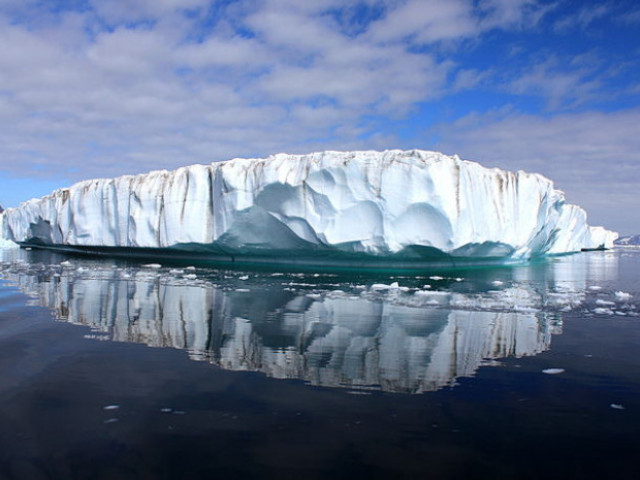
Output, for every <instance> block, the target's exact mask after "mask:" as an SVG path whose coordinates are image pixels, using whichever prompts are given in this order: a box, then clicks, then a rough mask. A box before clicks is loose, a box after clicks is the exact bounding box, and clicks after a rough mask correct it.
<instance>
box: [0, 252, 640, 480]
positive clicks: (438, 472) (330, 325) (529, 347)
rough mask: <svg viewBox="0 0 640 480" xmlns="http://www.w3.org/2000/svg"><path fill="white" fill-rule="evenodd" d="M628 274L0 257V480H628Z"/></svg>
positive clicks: (558, 266) (631, 352)
mask: <svg viewBox="0 0 640 480" xmlns="http://www.w3.org/2000/svg"><path fill="white" fill-rule="evenodd" d="M639 272H640V250H633V249H624V250H622V249H621V250H615V251H609V252H589V253H583V254H578V255H571V256H565V257H559V258H554V259H550V260H548V261H544V262H538V263H535V264H531V265H526V266H517V267H509V268H477V269H472V270H457V271H434V272H425V274H424V275H421V276H396V277H385V276H365V275H355V274H354V275H350V276H345V275H329V274H322V275H314V274H292V273H279V272H238V271H221V270H214V269H204V268H186V267H185V266H179V267H178V266H169V265H163V266H158V265H141V264H136V263H134V262H131V261H129V262H119V261H111V260H100V261H97V260H88V259H83V258H76V257H64V256H60V255H56V254H52V253H49V252H44V251H24V250H0V368H1V371H2V375H1V376H0V422H1V423H0V425H2V428H1V429H0V478H2V479H5V478H6V479H31V478H34V479H40V478H42V479H51V478H55V479H57V478H60V479H84V478H91V479H110V478H143V479H144V478H149V479H156V478H160V479H162V478H185V479H187V478H188V479H191V478H220V477H222V478H272V477H275V478H282V479H284V478H296V479H297V478H438V479H440V478H487V479H501V478H509V479H515V478H517V479H538V478H545V479H549V478H562V479H573V478H576V479H577V478H580V479H585V478H587V479H588V478H605V477H611V478H618V479H631V478H633V479H636V478H639V475H640V473H638V472H639V467H638V465H637V461H636V460H637V458H638V454H640V441H639V440H638V437H639V434H640V316H639V315H640V273H639Z"/></svg>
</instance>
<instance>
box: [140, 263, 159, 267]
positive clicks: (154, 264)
mask: <svg viewBox="0 0 640 480" xmlns="http://www.w3.org/2000/svg"><path fill="white" fill-rule="evenodd" d="M142 267H143V268H162V265H160V264H159V263H145V264H144V265H142Z"/></svg>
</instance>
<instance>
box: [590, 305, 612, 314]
mask: <svg viewBox="0 0 640 480" xmlns="http://www.w3.org/2000/svg"><path fill="white" fill-rule="evenodd" d="M593 313H595V314H596V315H613V310H611V309H610V308H604V307H599V308H594V309H593Z"/></svg>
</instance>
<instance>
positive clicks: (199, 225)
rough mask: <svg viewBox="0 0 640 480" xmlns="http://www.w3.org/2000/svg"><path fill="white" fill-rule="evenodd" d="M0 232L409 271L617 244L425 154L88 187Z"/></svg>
mask: <svg viewBox="0 0 640 480" xmlns="http://www.w3.org/2000/svg"><path fill="white" fill-rule="evenodd" d="M0 231H1V232H2V234H1V235H0V236H1V237H2V238H4V239H6V240H10V241H13V242H17V243H19V244H22V245H33V246H48V247H58V248H62V249H69V250H77V251H90V252H91V251H93V252H94V253H95V252H102V253H104V252H105V251H106V252H109V251H110V253H118V252H119V253H122V252H123V251H125V250H127V251H129V250H135V251H138V252H143V251H144V250H145V249H149V250H148V252H149V256H150V257H151V256H155V255H158V254H159V253H163V254H167V255H186V254H198V255H201V256H202V257H205V258H211V259H214V260H215V259H218V260H221V261H227V262H236V261H239V260H242V259H247V258H249V259H251V261H258V262H259V261H265V259H267V260H266V261H267V262H272V263H276V264H277V263H287V262H294V263H295V262H300V263H310V264H314V263H315V264H317V265H330V264H332V263H334V264H343V263H351V264H352V265H354V266H356V267H357V266H363V265H365V264H367V262H373V263H375V262H380V261H387V262H391V263H389V264H390V265H391V264H393V262H396V264H397V265H400V266H404V267H409V268H411V266H412V265H420V264H421V262H426V263H428V262H433V261H452V259H498V260H499V261H510V260H522V259H529V258H531V257H535V256H540V255H546V254H562V253H568V252H576V251H580V250H582V249H597V248H608V247H611V246H612V245H613V241H614V240H615V238H616V237H617V234H616V233H614V232H610V231H608V230H606V229H604V228H602V227H591V226H589V225H588V224H587V221H586V213H585V212H584V210H582V209H581V208H579V207H577V206H575V205H570V204H567V203H566V202H565V199H564V195H563V193H562V192H561V191H559V190H556V189H554V187H553V183H552V182H551V181H550V180H548V179H547V178H545V177H543V176H541V175H537V174H530V173H525V172H517V173H512V172H507V171H503V170H499V169H495V168H494V169H488V168H485V167H482V166H481V165H479V164H477V163H474V162H470V161H466V160H461V159H460V158H458V157H456V156H454V157H450V156H447V155H444V154H441V153H437V152H428V151H421V150H411V151H399V150H390V151H384V152H375V151H359V152H321V153H313V154H309V155H286V154H278V155H274V156H271V157H268V158H264V159H234V160H229V161H226V162H217V163H212V164H210V165H192V166H188V167H183V168H179V169H177V170H175V171H172V172H169V171H165V170H162V171H155V172H150V173H148V174H143V175H137V176H122V177H118V178H114V179H98V180H89V181H84V182H80V183H77V184H75V185H73V186H72V187H70V188H66V189H61V190H57V191H54V192H53V193H52V194H50V195H48V196H46V197H43V198H40V199H33V200H30V201H28V202H25V203H23V204H22V205H20V206H19V207H17V208H10V209H7V210H6V211H5V212H3V213H2V214H0ZM154 249H155V250H154ZM159 250H162V252H159ZM293 253H294V254H293Z"/></svg>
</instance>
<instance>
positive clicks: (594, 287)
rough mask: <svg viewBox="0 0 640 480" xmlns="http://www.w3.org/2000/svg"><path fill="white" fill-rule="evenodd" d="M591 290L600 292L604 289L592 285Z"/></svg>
mask: <svg viewBox="0 0 640 480" xmlns="http://www.w3.org/2000/svg"><path fill="white" fill-rule="evenodd" d="M589 290H593V291H594V292H597V291H598V290H602V287H600V286H599V285H591V286H590V287H589Z"/></svg>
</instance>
